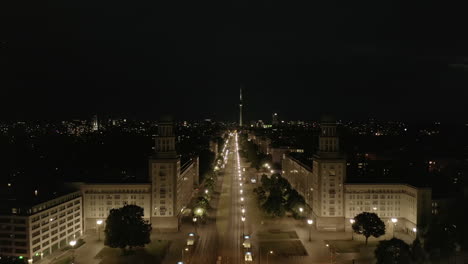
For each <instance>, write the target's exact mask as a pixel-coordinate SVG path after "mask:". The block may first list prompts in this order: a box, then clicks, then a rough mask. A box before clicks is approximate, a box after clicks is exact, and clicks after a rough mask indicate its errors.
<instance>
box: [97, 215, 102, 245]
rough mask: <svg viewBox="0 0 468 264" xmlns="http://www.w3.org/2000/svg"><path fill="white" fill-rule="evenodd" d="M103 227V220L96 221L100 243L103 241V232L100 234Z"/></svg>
mask: <svg viewBox="0 0 468 264" xmlns="http://www.w3.org/2000/svg"><path fill="white" fill-rule="evenodd" d="M101 225H102V220H100V219H99V220H97V221H96V228H97V233H98V241H101V232H100V230H99V229H100V228H99V227H100V226H101Z"/></svg>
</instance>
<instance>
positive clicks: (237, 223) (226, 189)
mask: <svg viewBox="0 0 468 264" xmlns="http://www.w3.org/2000/svg"><path fill="white" fill-rule="evenodd" d="M229 141H230V144H229V156H228V160H227V164H226V168H225V175H224V179H223V185H222V191H221V195H220V200H219V204H218V205H219V206H218V210H217V213H216V228H217V231H218V232H217V233H218V241H219V243H220V245H219V246H220V247H219V250H218V256H221V257H222V263H223V264H225V263H228V264H240V263H242V262H241V261H242V258H241V257H242V256H241V236H242V230H241V214H240V200H239V199H240V197H239V195H238V193H239V181H238V180H237V177H238V168H237V166H236V165H237V162H238V161H237V153H236V145H235V144H236V141H235V136H233V137H231V139H230V140H229Z"/></svg>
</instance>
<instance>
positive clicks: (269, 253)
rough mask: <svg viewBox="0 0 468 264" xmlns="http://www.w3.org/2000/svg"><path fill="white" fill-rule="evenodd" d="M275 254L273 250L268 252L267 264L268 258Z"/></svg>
mask: <svg viewBox="0 0 468 264" xmlns="http://www.w3.org/2000/svg"><path fill="white" fill-rule="evenodd" d="M273 254H274V252H273V250H270V251H268V254H267V264H268V256H270V255H273Z"/></svg>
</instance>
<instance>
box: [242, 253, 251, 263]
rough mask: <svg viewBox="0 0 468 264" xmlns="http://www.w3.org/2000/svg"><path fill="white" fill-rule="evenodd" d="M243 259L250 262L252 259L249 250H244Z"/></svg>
mask: <svg viewBox="0 0 468 264" xmlns="http://www.w3.org/2000/svg"><path fill="white" fill-rule="evenodd" d="M244 260H245V262H252V261H253V258H252V252H250V251H247V252H245V255H244Z"/></svg>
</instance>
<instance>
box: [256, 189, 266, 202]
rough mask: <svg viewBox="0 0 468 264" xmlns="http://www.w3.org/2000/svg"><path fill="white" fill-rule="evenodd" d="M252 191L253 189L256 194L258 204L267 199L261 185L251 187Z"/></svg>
mask: <svg viewBox="0 0 468 264" xmlns="http://www.w3.org/2000/svg"><path fill="white" fill-rule="evenodd" d="M253 191H254V193H256V194H257V198H258V202H259V203H260V204H263V203H264V202H265V201H266V199H267V196H266V192H265V189H264V188H263V187H262V186H259V187H257V188H255V189H253Z"/></svg>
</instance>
